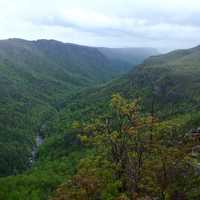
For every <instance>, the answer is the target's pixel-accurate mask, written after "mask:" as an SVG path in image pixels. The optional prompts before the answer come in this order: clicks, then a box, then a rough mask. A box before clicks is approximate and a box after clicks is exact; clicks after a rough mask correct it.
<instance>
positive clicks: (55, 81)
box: [0, 39, 130, 176]
mask: <svg viewBox="0 0 200 200" xmlns="http://www.w3.org/2000/svg"><path fill="white" fill-rule="evenodd" d="M127 56H128V54H127ZM128 69H130V64H128V63H127V62H125V61H124V60H122V61H120V63H118V62H116V61H114V60H113V59H111V58H110V57H109V56H108V57H107V56H106V55H104V54H103V53H102V52H100V51H99V49H98V48H95V47H87V46H80V45H76V44H67V43H62V42H59V41H55V40H37V41H26V40H22V39H9V40H1V41H0V93H1V98H0V163H1V166H0V176H7V175H10V174H17V173H19V172H21V171H23V170H24V169H26V168H27V167H28V166H29V165H30V162H29V160H30V157H31V151H32V147H33V145H34V143H35V140H34V138H35V136H36V135H37V134H42V135H45V134H46V132H47V131H46V130H44V128H42V130H43V132H42V133H41V127H48V125H47V124H48V123H49V122H50V121H51V120H52V119H53V118H55V117H56V113H57V111H58V110H59V109H61V107H62V106H63V102H64V101H65V100H66V98H67V97H68V95H69V94H70V93H71V92H75V91H78V90H80V89H82V88H85V87H89V86H94V85H96V84H101V83H104V82H105V81H108V80H110V79H112V78H113V77H116V76H119V74H121V73H124V72H125V71H126V70H128ZM46 129H47V128H46ZM45 131H46V132H45Z"/></svg>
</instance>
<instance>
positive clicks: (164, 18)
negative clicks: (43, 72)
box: [0, 0, 200, 50]
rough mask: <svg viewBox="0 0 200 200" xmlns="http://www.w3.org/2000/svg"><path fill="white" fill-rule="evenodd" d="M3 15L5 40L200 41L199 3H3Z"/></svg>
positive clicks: (161, 44)
mask: <svg viewBox="0 0 200 200" xmlns="http://www.w3.org/2000/svg"><path fill="white" fill-rule="evenodd" d="M19 5H20V6H19ZM0 11H1V12H0V23H1V28H0V35H1V38H6V37H21V38H25V39H38V38H53V39H58V40H62V41H64V42H75V43H80V44H85V45H92V46H96V45H98V46H114V47H121V46H152V47H157V48H160V49H161V48H162V49H167V50H170V49H174V48H188V47H191V46H194V45H198V44H199V43H200V34H199V33H200V20H199V19H200V2H199V3H198V1H197V0H190V1H181V0H162V1H160V0H140V1H133V0H126V1H124V0H109V1H103V0H101V1H100V0H84V1H83V0H73V1H70V0H57V1H56V2H55V1H47V0H43V1H42V2H41V1H39V0H34V1H33V0H13V1H11V0H8V1H6V2H5V1H3V0H0Z"/></svg>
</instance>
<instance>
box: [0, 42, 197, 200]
mask: <svg viewBox="0 0 200 200" xmlns="http://www.w3.org/2000/svg"><path fill="white" fill-rule="evenodd" d="M0 72H1V75H0V83H1V84H0V91H1V94H2V98H1V99H0V130H1V131H0V141H1V142H0V161H1V166H0V176H1V178H0V185H1V187H0V199H2V200H5V199H6V200H27V199H30V200H68V199H69V200H73V199H74V200H97V199H102V200H104V199H105V200H111V199H113V200H132V199H134V200H135V199H162V200H164V199H166V200H172V199H173V200H174V199H176V197H177V199H181V200H184V199H189V200H190V199H191V200H192V199H194V200H195V199H196V200H198V198H199V196H200V188H199V185H200V184H199V183H200V177H199V174H198V173H196V166H197V164H198V163H199V161H200V156H199V155H198V154H197V155H196V156H195V157H194V156H192V149H193V148H194V147H196V146H198V144H199V141H198V140H196V139H194V138H193V137H190V136H188V132H190V131H191V129H195V128H197V127H199V125H200V104H199V98H200V89H199V85H200V79H199V77H200V76H199V75H200V48H199V46H197V47H194V48H191V49H185V50H176V51H172V52H170V53H167V54H161V55H157V51H156V50H154V49H152V48H146V49H145V48H140V49H136V48H124V49H112V48H94V47H86V46H80V45H75V44H65V43H61V42H58V41H54V40H38V41H25V40H21V39H11V40H5V41H0ZM30 158H31V159H30ZM30 162H31V167H30ZM182 188H184V189H182ZM136 197H137V198H136ZM177 199H176V200H177Z"/></svg>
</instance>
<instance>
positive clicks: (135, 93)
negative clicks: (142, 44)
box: [66, 46, 200, 116]
mask: <svg viewBox="0 0 200 200" xmlns="http://www.w3.org/2000/svg"><path fill="white" fill-rule="evenodd" d="M113 93H121V94H122V95H123V96H126V97H128V98H138V97H139V98H140V99H141V101H142V102H143V106H144V109H145V111H146V112H151V111H152V109H154V112H157V114H158V115H160V116H166V115H172V114H175V113H188V112H193V111H196V110H200V102H199V100H200V47H199V46H198V47H195V48H191V49H186V50H176V51H173V52H170V53H167V54H163V55H158V56H152V57H150V58H148V59H146V60H145V61H144V62H143V63H142V64H140V65H138V66H136V67H135V68H133V69H132V70H131V71H130V72H129V73H128V74H126V75H124V76H122V77H121V78H118V79H115V80H113V81H111V82H109V83H107V84H105V85H103V86H98V87H97V88H95V87H94V88H90V89H87V90H83V91H81V92H79V94H76V98H74V97H72V99H71V100H69V101H73V105H71V107H72V108H71V109H72V110H73V106H76V105H79V108H82V111H83V115H84V111H85V110H87V112H88V113H89V112H91V113H93V114H94V113H95V112H96V111H100V112H101V111H103V109H97V107H99V108H100V107H101V108H102V107H103V106H105V105H106V102H108V100H109V99H110V97H111V95H112V94H113ZM77 96H78V97H77ZM75 102H76V103H75ZM94 104H96V108H95V109H94V110H93V108H94V107H95V106H94ZM90 105H93V107H91V106H90ZM68 106H70V104H68ZM68 106H66V107H68ZM152 106H153V107H154V108H152Z"/></svg>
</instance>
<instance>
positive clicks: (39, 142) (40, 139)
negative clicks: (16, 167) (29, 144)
mask: <svg viewBox="0 0 200 200" xmlns="http://www.w3.org/2000/svg"><path fill="white" fill-rule="evenodd" d="M43 142H44V138H43V137H42V136H41V135H39V134H38V135H37V136H36V137H35V145H34V146H33V149H32V152H31V158H30V164H31V165H32V164H33V163H34V161H35V159H36V153H37V150H38V147H39V146H40V145H42V144H43Z"/></svg>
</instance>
